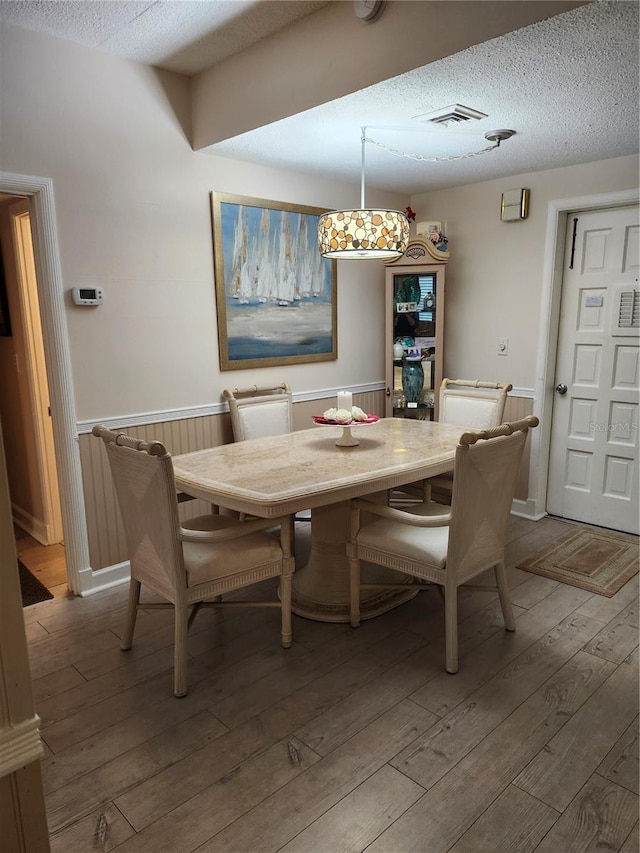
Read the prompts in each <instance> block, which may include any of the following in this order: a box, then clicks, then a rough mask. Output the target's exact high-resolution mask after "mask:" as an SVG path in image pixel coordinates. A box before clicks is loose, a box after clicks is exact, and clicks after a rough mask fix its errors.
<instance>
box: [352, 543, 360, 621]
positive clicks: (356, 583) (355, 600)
mask: <svg viewBox="0 0 640 853" xmlns="http://www.w3.org/2000/svg"><path fill="white" fill-rule="evenodd" d="M360 574H361V571H360V560H359V559H358V557H349V597H350V600H351V604H350V613H349V615H350V618H351V627H352V628H358V627H359V626H360Z"/></svg>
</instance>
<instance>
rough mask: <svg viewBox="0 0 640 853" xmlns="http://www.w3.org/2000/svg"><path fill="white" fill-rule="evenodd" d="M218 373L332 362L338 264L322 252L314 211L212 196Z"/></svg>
mask: <svg viewBox="0 0 640 853" xmlns="http://www.w3.org/2000/svg"><path fill="white" fill-rule="evenodd" d="M211 208H212V216H213V252H214V268H215V279H216V307H217V312H218V345H219V348H220V369H221V370H239V369H240V370H241V369H244V368H256V367H272V366H277V365H282V364H301V363H304V362H312V361H331V360H335V359H336V358H337V357H338V351H337V299H336V262H335V261H330V260H328V259H327V258H323V257H322V256H321V255H320V252H319V251H318V248H317V226H318V217H319V216H320V214H322V213H325V212H326V211H325V210H324V209H321V208H316V207H306V206H301V205H294V204H284V203H280V202H277V201H265V200H264V199H259V198H249V197H246V196H236V195H228V194H226V193H217V192H212V193H211Z"/></svg>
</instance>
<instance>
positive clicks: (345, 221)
mask: <svg viewBox="0 0 640 853" xmlns="http://www.w3.org/2000/svg"><path fill="white" fill-rule="evenodd" d="M360 131H361V138H360V142H361V145H362V153H361V162H360V207H359V208H358V209H356V210H332V211H330V212H329V213H323V214H322V215H321V216H320V217H319V219H318V249H319V251H320V254H321V255H322V256H323V257H325V258H335V259H336V260H361V259H369V258H379V259H381V260H384V261H389V260H393V259H394V258H399V257H400V256H401V255H403V254H404V252H405V251H406V248H407V245H408V243H409V220H408V219H407V217H406V216H405V214H404V213H401V212H400V211H399V210H378V209H376V210H374V209H367V208H366V207H365V203H364V202H365V199H364V183H365V182H364V146H365V144H366V143H367V142H371V143H372V144H373V145H377V146H379V147H380V148H384V149H385V150H386V151H388V152H389V153H390V154H395V155H396V156H397V157H408V158H410V159H412V160H422V161H423V162H427V163H448V162H452V161H455V160H466V159H467V158H469V157H477V156H478V155H480V154H486V153H487V152H489V151H495V150H496V149H497V148H499V147H500V143H501V142H504V140H505V139H510V138H511V137H512V136H514V134H515V130H507V129H504V130H491V131H489V132H488V133H485V135H484V138H485V139H486V140H487V141H488V142H492V143H493V145H490V146H488V147H485V148H482V149H480V150H479V151H470V152H469V153H468V154H461V155H457V156H449V157H446V156H445V157H424V156H422V155H420V154H407V153H406V152H404V151H398V150H397V149H395V148H390V147H389V146H388V145H385V144H384V143H381V142H377V141H376V140H375V139H371V138H370V137H368V136H367V135H366V133H365V131H366V127H362V128H360Z"/></svg>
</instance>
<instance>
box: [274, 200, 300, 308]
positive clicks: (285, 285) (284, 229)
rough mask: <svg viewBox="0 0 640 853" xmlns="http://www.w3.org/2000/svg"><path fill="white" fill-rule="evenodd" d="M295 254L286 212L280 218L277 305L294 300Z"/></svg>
mask: <svg viewBox="0 0 640 853" xmlns="http://www.w3.org/2000/svg"><path fill="white" fill-rule="evenodd" d="M295 268H296V264H295V254H294V247H293V241H292V239H291V220H290V218H289V215H288V214H287V211H286V210H283V211H282V216H281V218H280V243H279V252H278V272H277V275H278V282H277V294H278V305H281V306H283V307H286V306H289V305H293V304H294V300H295V290H296V280H295V275H296V273H295Z"/></svg>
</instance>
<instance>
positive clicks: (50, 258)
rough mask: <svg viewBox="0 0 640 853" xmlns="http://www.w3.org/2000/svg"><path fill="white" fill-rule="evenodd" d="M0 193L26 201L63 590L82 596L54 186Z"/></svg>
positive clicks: (85, 550)
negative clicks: (58, 516)
mask: <svg viewBox="0 0 640 853" xmlns="http://www.w3.org/2000/svg"><path fill="white" fill-rule="evenodd" d="M0 193H2V194H6V195H13V196H20V197H22V198H27V199H28V201H29V212H30V216H31V227H32V232H33V250H34V266H35V272H36V279H37V292H38V299H39V304H40V314H41V326H42V343H43V349H44V358H45V362H46V369H47V374H48V378H49V391H50V395H49V396H50V401H51V425H52V428H53V443H54V450H55V461H56V466H57V472H58V489H59V494H60V507H61V515H62V529H63V538H64V551H65V562H66V574H67V586H68V587H69V590H70V591H71V592H72V593H74V594H76V595H84V594H86V593H88V592H91V591H92V590H93V586H94V581H93V572H92V570H91V566H90V561H89V544H88V535H87V522H86V518H85V510H84V490H83V483H82V469H81V465H80V450H79V445H78V436H77V418H76V410H75V403H74V389H73V382H72V373H71V355H70V351H69V339H68V333H67V323H66V314H65V309H64V288H63V281H62V271H61V265H60V255H59V249H58V236H57V226H56V216H55V204H54V195H53V182H52V181H51V180H50V179H49V178H38V177H31V176H27V175H14V174H10V173H8V172H0Z"/></svg>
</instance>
